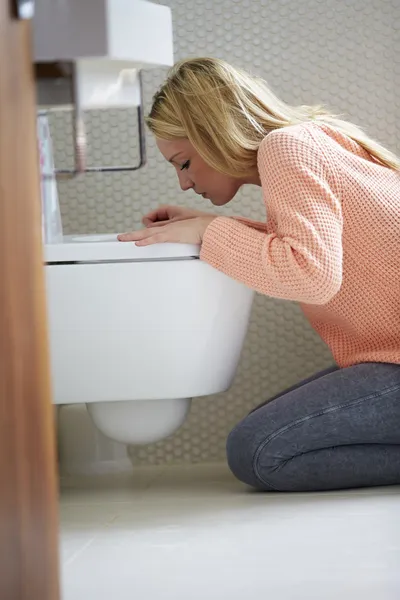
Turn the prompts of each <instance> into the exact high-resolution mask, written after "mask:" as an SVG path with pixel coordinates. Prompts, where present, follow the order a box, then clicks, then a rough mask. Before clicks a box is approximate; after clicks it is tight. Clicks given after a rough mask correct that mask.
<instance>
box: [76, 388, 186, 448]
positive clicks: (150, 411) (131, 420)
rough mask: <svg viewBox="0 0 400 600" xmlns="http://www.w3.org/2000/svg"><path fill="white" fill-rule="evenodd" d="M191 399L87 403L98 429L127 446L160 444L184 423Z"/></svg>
mask: <svg viewBox="0 0 400 600" xmlns="http://www.w3.org/2000/svg"><path fill="white" fill-rule="evenodd" d="M190 405H191V399H190V398H173V399H169V400H131V401H128V402H93V403H90V404H87V405H86V407H87V410H88V413H89V415H90V417H91V419H92V421H93V423H94V424H95V426H96V427H97V428H98V429H99V430H100V431H101V432H102V433H103V434H104V435H105V436H106V437H107V438H110V439H111V440H114V441H116V442H119V443H122V444H126V445H134V446H135V445H143V444H152V443H154V442H158V441H159V440H162V439H164V438H166V437H168V436H170V435H172V434H173V433H175V431H176V430H177V429H179V427H181V425H182V424H183V423H184V421H185V419H186V417H187V415H188V413H189V410H190Z"/></svg>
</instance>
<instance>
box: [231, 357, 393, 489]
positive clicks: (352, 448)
mask: <svg viewBox="0 0 400 600" xmlns="http://www.w3.org/2000/svg"><path fill="white" fill-rule="evenodd" d="M227 454H228V463H229V466H230V468H231V470H232V472H233V473H234V475H236V477H237V478H238V479H240V480H241V481H243V482H244V483H247V484H249V485H251V486H253V487H255V488H258V489H260V490H267V491H285V492H295V491H311V490H314V491H318V490H334V489H345V488H353V487H366V486H377V485H393V484H400V365H394V364H386V363H363V364H359V365H355V366H352V367H348V368H345V369H338V368H337V367H334V368H332V369H329V370H328V371H323V372H322V373H318V374H317V375H314V377H310V378H309V379H306V380H305V381H302V382H301V383H299V384H298V385H296V386H294V387H292V388H290V389H289V390H286V391H285V392H283V393H282V394H279V395H278V396H276V397H274V398H272V399H271V400H269V401H267V402H266V403H264V404H262V405H261V406H259V407H257V408H256V409H255V410H254V411H252V412H251V413H250V414H249V415H248V416H247V417H245V419H243V421H241V422H240V423H239V424H238V425H237V426H236V427H235V428H234V429H233V431H232V432H231V433H230V435H229V437H228V441H227Z"/></svg>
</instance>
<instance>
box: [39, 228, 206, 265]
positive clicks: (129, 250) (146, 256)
mask: <svg viewBox="0 0 400 600" xmlns="http://www.w3.org/2000/svg"><path fill="white" fill-rule="evenodd" d="M117 235H118V234H99V235H68V236H64V238H63V242H62V243H59V244H46V245H45V246H44V260H45V263H46V264H47V265H54V264H58V265H59V264H90V263H112V262H156V261H165V260H168V261H171V260H193V259H198V258H199V256H200V246H198V245H192V244H152V245H150V246H140V247H138V246H135V244H134V243H133V242H119V241H118V239H117Z"/></svg>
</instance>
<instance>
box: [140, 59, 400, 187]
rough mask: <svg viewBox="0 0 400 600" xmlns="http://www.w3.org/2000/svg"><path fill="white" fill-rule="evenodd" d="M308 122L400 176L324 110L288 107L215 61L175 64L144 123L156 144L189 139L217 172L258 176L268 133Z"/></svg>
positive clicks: (355, 130) (382, 151) (390, 159)
mask: <svg viewBox="0 0 400 600" xmlns="http://www.w3.org/2000/svg"><path fill="white" fill-rule="evenodd" d="M310 120H315V121H316V122H319V123H321V124H326V125H329V126H331V127H334V128H335V129H336V130H338V131H339V132H341V133H344V134H345V135H347V136H348V137H349V138H351V139H352V140H354V141H355V142H357V143H358V144H360V146H362V147H363V148H364V149H365V150H366V151H367V152H368V153H369V154H370V155H371V156H372V157H373V158H374V159H375V160H376V161H378V162H379V163H381V164H382V165H384V166H386V167H389V168H392V169H395V170H399V171H400V159H399V158H397V156H396V155H395V154H393V153H392V152H390V151H389V150H387V149H386V148H385V147H383V146H382V145H381V144H379V143H378V142H376V141H374V140H373V139H371V138H370V137H368V135H367V134H366V133H364V132H363V131H362V130H361V129H360V128H359V127H357V126H356V125H354V124H353V123H350V122H348V121H345V120H342V119H340V118H339V117H338V116H336V115H334V114H332V113H331V112H329V111H328V110H327V109H325V108H324V107H323V106H289V105H288V104H286V103H285V102H282V100H280V99H279V98H278V97H277V96H275V94H273V92H272V91H271V90H270V89H269V88H268V86H267V84H266V83H265V81H263V80H262V79H260V78H258V77H254V76H251V75H249V74H248V73H246V72H245V71H242V70H241V69H237V68H235V67H232V66H231V65H230V64H228V63H227V62H225V61H223V60H219V59H216V58H191V59H187V60H183V61H181V62H178V63H177V64H175V65H174V67H173V68H172V69H171V71H170V72H169V75H168V78H167V80H166V81H165V83H164V84H163V85H162V87H161V89H160V90H159V91H158V92H157V93H156V95H155V96H154V98H153V105H152V108H151V111H150V114H149V116H148V117H147V118H146V123H147V125H148V126H149V128H150V130H151V131H152V132H153V133H154V134H155V136H156V137H158V138H160V139H165V140H174V139H179V138H187V139H189V141H190V142H191V144H192V145H193V146H194V148H195V149H196V150H197V152H198V153H199V154H200V156H201V157H202V158H203V159H204V161H205V162H206V163H207V164H209V165H210V166H212V167H213V168H214V169H216V170H217V171H219V172H221V173H225V174H227V175H232V176H234V177H243V176H247V175H248V174H249V173H252V172H255V171H256V169H257V150H258V147H259V145H260V143H261V141H262V139H263V138H264V137H265V136H266V135H267V134H268V133H269V132H270V131H272V130H273V129H279V128H281V127H288V126H289V125H296V124H298V123H304V122H306V121H310Z"/></svg>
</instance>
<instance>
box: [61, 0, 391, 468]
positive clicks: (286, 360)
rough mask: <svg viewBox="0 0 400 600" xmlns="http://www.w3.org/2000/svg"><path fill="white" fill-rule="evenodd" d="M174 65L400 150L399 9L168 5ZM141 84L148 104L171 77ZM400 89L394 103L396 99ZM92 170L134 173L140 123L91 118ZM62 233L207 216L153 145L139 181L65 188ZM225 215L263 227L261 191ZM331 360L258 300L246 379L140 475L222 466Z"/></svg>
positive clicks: (292, 308) (66, 151) (152, 452)
mask: <svg viewBox="0 0 400 600" xmlns="http://www.w3.org/2000/svg"><path fill="white" fill-rule="evenodd" d="M162 3H163V4H168V5H169V6H171V8H172V12H173V21H174V36H175V58H176V60H179V59H181V58H184V57H187V56H199V55H209V56H217V57H220V58H223V59H226V60H228V61H230V62H232V63H234V64H236V65H238V66H240V67H243V68H245V69H248V70H250V71H252V72H254V73H256V74H258V75H261V76H263V77H264V78H265V79H267V81H268V82H269V84H270V86H271V87H272V88H273V89H274V90H275V92H277V93H278V94H279V95H281V96H282V97H283V99H285V100H286V101H288V102H290V103H314V102H315V103H319V102H323V103H327V104H328V105H330V106H331V107H332V108H333V109H334V110H335V111H339V112H341V113H345V114H347V115H348V116H349V117H350V118H351V119H353V120H354V121H356V122H357V123H359V124H362V125H363V126H365V128H366V129H367V130H368V131H369V132H370V134H372V135H373V136H375V137H377V138H378V139H380V140H381V141H382V142H384V143H385V144H387V145H388V146H389V147H391V148H392V149H393V150H395V151H400V128H399V118H400V110H399V109H400V105H399V94H398V90H399V89H400V30H399V28H400V2H399V1H398V0H347V1H346V0H322V1H321V0H302V1H301V2H299V1H298V0H171V1H170V2H162ZM165 73H166V71H165V70H164V69H160V70H154V71H147V72H146V73H145V77H144V82H145V98H146V102H147V103H148V104H149V103H150V101H151V97H152V95H153V93H154V92H155V91H156V89H157V88H158V86H159V85H160V84H161V82H162V81H163V79H164V77H165ZM396 90H397V94H396ZM88 123H89V146H90V148H91V156H90V162H91V164H100V163H101V164H106V163H108V164H117V163H124V164H128V163H129V162H134V161H135V160H136V158H137V145H136V126H135V113H134V112H133V111H132V112H130V111H116V110H111V111H106V112H103V113H101V112H98V113H94V114H91V115H89V117H88ZM52 131H53V136H54V142H55V149H56V164H57V165H58V166H60V167H61V166H66V165H70V164H71V161H72V151H71V144H70V121H69V118H68V115H65V114H64V115H63V114H61V115H58V116H57V117H55V118H52ZM60 198H61V205H62V216H63V224H64V230H65V232H66V233H92V232H116V231H122V230H129V229H130V228H134V227H137V226H138V225H139V223H140V220H141V216H142V214H143V213H145V212H147V211H149V210H150V209H152V208H154V207H156V206H157V205H158V204H160V203H166V202H168V203H171V204H181V205H189V206H193V207H197V208H201V209H203V210H204V209H207V208H210V209H211V210H212V207H208V206H207V205H206V204H205V203H204V201H202V200H199V199H198V198H197V197H196V196H195V195H194V194H193V193H192V192H186V193H183V192H181V191H180V189H179V187H178V182H177V180H176V176H175V173H174V169H173V168H172V167H171V166H170V165H168V164H167V163H165V161H164V160H163V159H162V157H160V156H159V155H158V153H157V150H156V148H155V145H154V142H153V140H152V138H151V137H150V136H148V165H147V166H146V167H145V168H143V169H142V170H140V171H138V172H136V173H132V174H107V175H101V174H96V175H90V176H87V177H85V178H83V179H80V180H77V181H74V182H68V183H67V182H63V183H62V184H61V185H60ZM217 212H220V213H221V214H242V215H244V216H247V217H251V218H254V219H262V218H263V204H262V201H261V193H260V190H259V188H255V187H252V186H249V187H248V189H246V188H244V189H243V190H242V191H241V193H240V195H239V196H238V197H237V198H236V199H235V200H234V201H233V202H232V203H231V205H229V206H228V207H226V208H224V209H218V211H217ZM331 362H332V361H331V357H330V353H329V352H328V350H327V349H326V347H325V346H324V345H323V344H322V343H321V341H320V340H319V339H318V338H317V336H316V335H315V334H314V333H313V331H312V330H311V328H310V327H309V326H308V324H307V323H306V322H305V320H304V318H303V316H302V314H301V312H300V310H299V308H298V306H297V305H295V304H292V303H289V302H282V301H276V300H274V299H270V298H266V297H260V296H259V297H257V299H256V301H255V305H254V310H253V315H252V320H251V325H250V329H249V333H248V336H247V341H246V346H245V349H244V352H243V357H242V360H241V364H240V368H239V371H238V373H237V377H236V381H235V384H234V386H233V387H232V389H231V390H230V391H229V392H227V393H226V394H223V395H219V396H215V397H209V398H205V399H204V398H203V399H199V400H195V401H194V402H193V406H192V411H191V414H190V416H189V418H188V420H187V422H186V424H185V425H184V427H183V428H182V429H181V430H180V431H179V432H178V433H177V434H176V435H175V436H173V437H172V438H170V439H168V440H166V441H164V442H161V443H158V444H155V445H153V446H148V447H143V448H132V449H131V450H130V455H131V457H132V461H133V463H134V464H146V463H147V464H149V463H151V464H156V463H165V462H168V463H169V462H180V461H187V462H190V461H191V462H199V461H204V462H207V461H215V460H221V459H223V458H224V455H225V450H224V446H225V438H226V435H227V433H228V431H229V430H230V428H231V427H232V426H233V425H234V424H235V422H237V421H238V420H239V419H240V418H241V417H243V416H244V415H245V414H246V412H247V411H248V410H249V409H251V407H253V406H255V405H256V404H258V403H260V402H262V401H263V400H264V399H265V398H266V397H268V396H270V395H273V394H275V393H277V392H278V391H280V390H281V389H284V388H285V387H287V386H289V385H291V384H293V383H294V382H296V381H297V380H299V379H301V378H303V377H306V376H308V375H310V374H312V373H313V372H315V371H318V370H320V369H323V368H325V367H326V366H328V365H329V364H331Z"/></svg>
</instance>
